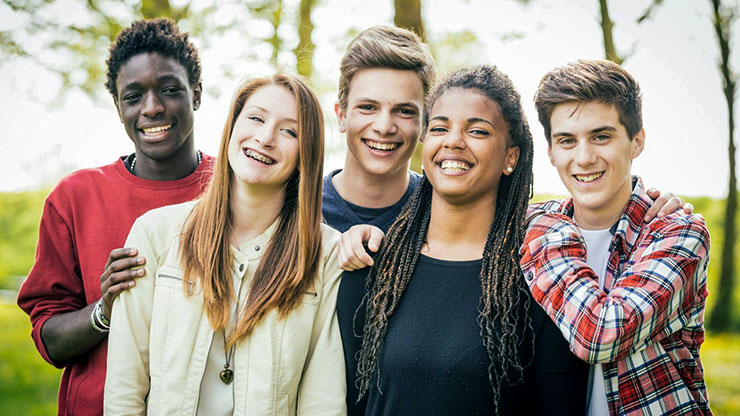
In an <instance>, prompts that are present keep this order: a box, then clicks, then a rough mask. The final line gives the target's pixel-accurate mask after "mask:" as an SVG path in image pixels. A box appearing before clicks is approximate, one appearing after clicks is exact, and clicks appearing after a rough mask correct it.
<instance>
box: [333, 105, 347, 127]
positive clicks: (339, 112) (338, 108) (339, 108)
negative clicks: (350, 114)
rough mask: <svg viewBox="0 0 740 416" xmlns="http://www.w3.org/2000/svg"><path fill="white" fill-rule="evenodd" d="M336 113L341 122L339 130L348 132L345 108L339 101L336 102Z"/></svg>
mask: <svg viewBox="0 0 740 416" xmlns="http://www.w3.org/2000/svg"><path fill="white" fill-rule="evenodd" d="M334 114H336V115H337V121H338V122H339V132H340V133H346V132H347V126H345V125H344V123H345V120H344V117H345V110H344V109H343V108H342V106H341V104H339V101H337V102H335V103H334Z"/></svg>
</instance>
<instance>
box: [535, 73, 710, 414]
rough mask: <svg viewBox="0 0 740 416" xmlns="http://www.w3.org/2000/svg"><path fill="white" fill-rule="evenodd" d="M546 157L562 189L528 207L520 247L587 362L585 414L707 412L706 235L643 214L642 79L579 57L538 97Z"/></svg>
mask: <svg viewBox="0 0 740 416" xmlns="http://www.w3.org/2000/svg"><path fill="white" fill-rule="evenodd" d="M535 105H536V107H537V111H538V115H539V119H540V122H541V123H542V125H543V127H544V130H545V135H546V137H547V141H548V145H549V146H548V155H549V156H550V161H551V162H552V164H553V166H555V167H556V169H557V171H558V174H559V175H560V179H561V180H562V181H563V183H564V184H565V186H566V188H567V189H568V191H569V192H570V194H571V197H570V198H568V199H566V200H564V201H550V202H547V203H544V204H540V205H537V206H533V207H532V208H531V209H532V215H531V216H530V224H529V230H528V232H527V237H526V240H525V243H524V245H523V246H522V249H521V254H522V271H523V272H524V275H525V278H526V280H527V283H528V284H529V287H530V289H531V291H532V294H533V295H534V298H535V299H536V300H537V302H538V303H539V304H540V305H541V306H542V307H543V309H544V310H545V311H546V313H547V314H548V315H549V316H550V317H551V318H552V320H553V321H554V322H555V324H556V325H557V326H558V327H559V329H560V331H561V332H562V333H563V336H564V337H565V338H566V340H567V341H568V342H569V344H570V348H571V350H572V351H573V353H574V354H576V355H577V356H578V357H579V358H581V359H583V360H585V361H587V362H589V363H592V364H593V365H592V377H591V383H590V391H589V408H588V411H589V414H590V415H606V414H610V415H668V414H670V415H710V414H711V410H710V409H709V404H708V399H707V391H706V385H705V383H704V375H703V370H702V366H701V361H700V359H699V348H700V346H701V344H702V342H703V341H704V305H705V301H706V297H707V289H706V277H707V275H706V271H707V264H708V262H709V233H708V231H707V227H706V225H705V223H704V219H703V218H702V217H701V216H699V215H685V214H682V213H674V214H671V215H668V216H665V217H662V218H657V219H654V220H652V221H650V222H643V217H644V215H645V213H646V211H647V210H648V209H649V208H650V206H651V205H652V200H651V199H650V198H649V197H648V196H647V195H646V194H645V190H644V188H643V185H642V181H641V180H640V178H638V177H633V176H631V174H630V167H631V163H632V159H634V158H636V157H637V156H639V154H640V153H641V152H642V149H643V146H644V144H645V131H644V130H643V128H642V114H641V112H642V109H641V106H642V104H641V95H640V87H639V85H638V84H637V82H636V81H635V80H634V78H632V76H631V75H630V74H629V73H627V72H626V71H625V70H624V69H623V68H621V67H620V66H618V65H616V64H614V63H611V62H608V61H579V62H577V63H573V64H569V65H566V66H564V67H561V68H556V69H555V70H553V71H551V72H550V73H548V74H547V75H545V76H544V78H543V79H542V81H541V82H540V86H539V88H538V90H537V93H536V95H535Z"/></svg>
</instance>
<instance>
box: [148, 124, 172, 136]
mask: <svg viewBox="0 0 740 416" xmlns="http://www.w3.org/2000/svg"><path fill="white" fill-rule="evenodd" d="M170 127H172V124H168V125H166V126H157V127H146V128H143V129H141V131H143V132H144V134H146V135H147V136H156V135H158V134H160V133H162V132H165V131H167V130H169V129H170Z"/></svg>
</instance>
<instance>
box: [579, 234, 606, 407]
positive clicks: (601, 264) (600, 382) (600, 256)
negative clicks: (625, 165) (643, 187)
mask: <svg viewBox="0 0 740 416" xmlns="http://www.w3.org/2000/svg"><path fill="white" fill-rule="evenodd" d="M581 235H583V239H584V240H585V241H586V264H588V265H589V266H590V267H591V268H592V269H593V270H594V272H596V274H597V275H598V276H599V287H600V288H602V289H603V288H604V280H605V279H606V266H607V265H608V263H609V244H611V242H612V237H613V236H612V233H611V231H610V230H609V229H606V230H584V229H581ZM591 371H592V372H593V379H592V384H591V399H590V400H589V403H588V416H602V415H603V416H608V415H609V407H608V406H607V404H606V389H605V387H604V372H603V370H602V369H601V364H594V365H593V366H592V369H591Z"/></svg>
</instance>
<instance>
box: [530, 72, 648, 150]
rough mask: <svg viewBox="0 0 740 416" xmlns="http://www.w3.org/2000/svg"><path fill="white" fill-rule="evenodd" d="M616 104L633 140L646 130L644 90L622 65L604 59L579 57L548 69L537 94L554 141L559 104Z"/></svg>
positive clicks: (548, 135) (539, 111) (542, 120)
mask: <svg viewBox="0 0 740 416" xmlns="http://www.w3.org/2000/svg"><path fill="white" fill-rule="evenodd" d="M574 101H575V102H592V101H595V102H600V103H605V104H612V105H614V106H615V107H616V108H617V111H618V112H619V121H620V123H622V125H624V127H625V129H626V130H627V134H628V135H629V137H630V139H632V138H633V137H634V136H635V135H636V134H637V133H638V132H639V131H640V130H641V129H642V93H641V92H640V85H639V84H638V83H637V81H636V80H635V79H634V78H633V77H632V75H630V74H629V73H628V72H627V71H625V70H624V68H622V67H621V66H619V65H617V64H615V63H614V62H611V61H604V60H579V61H578V62H575V63H569V64H567V65H565V66H561V67H559V68H555V69H553V70H552V71H550V72H548V73H547V74H546V75H545V76H544V77H542V80H541V81H540V86H539V87H538V88H537V92H536V93H535V95H534V105H535V107H537V115H538V116H539V119H540V123H541V124H542V127H544V129H545V137H546V138H547V142H548V143H550V139H551V133H552V126H551V125H550V118H551V117H552V112H553V111H554V110H555V107H556V106H558V105H559V104H563V103H568V102H574Z"/></svg>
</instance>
